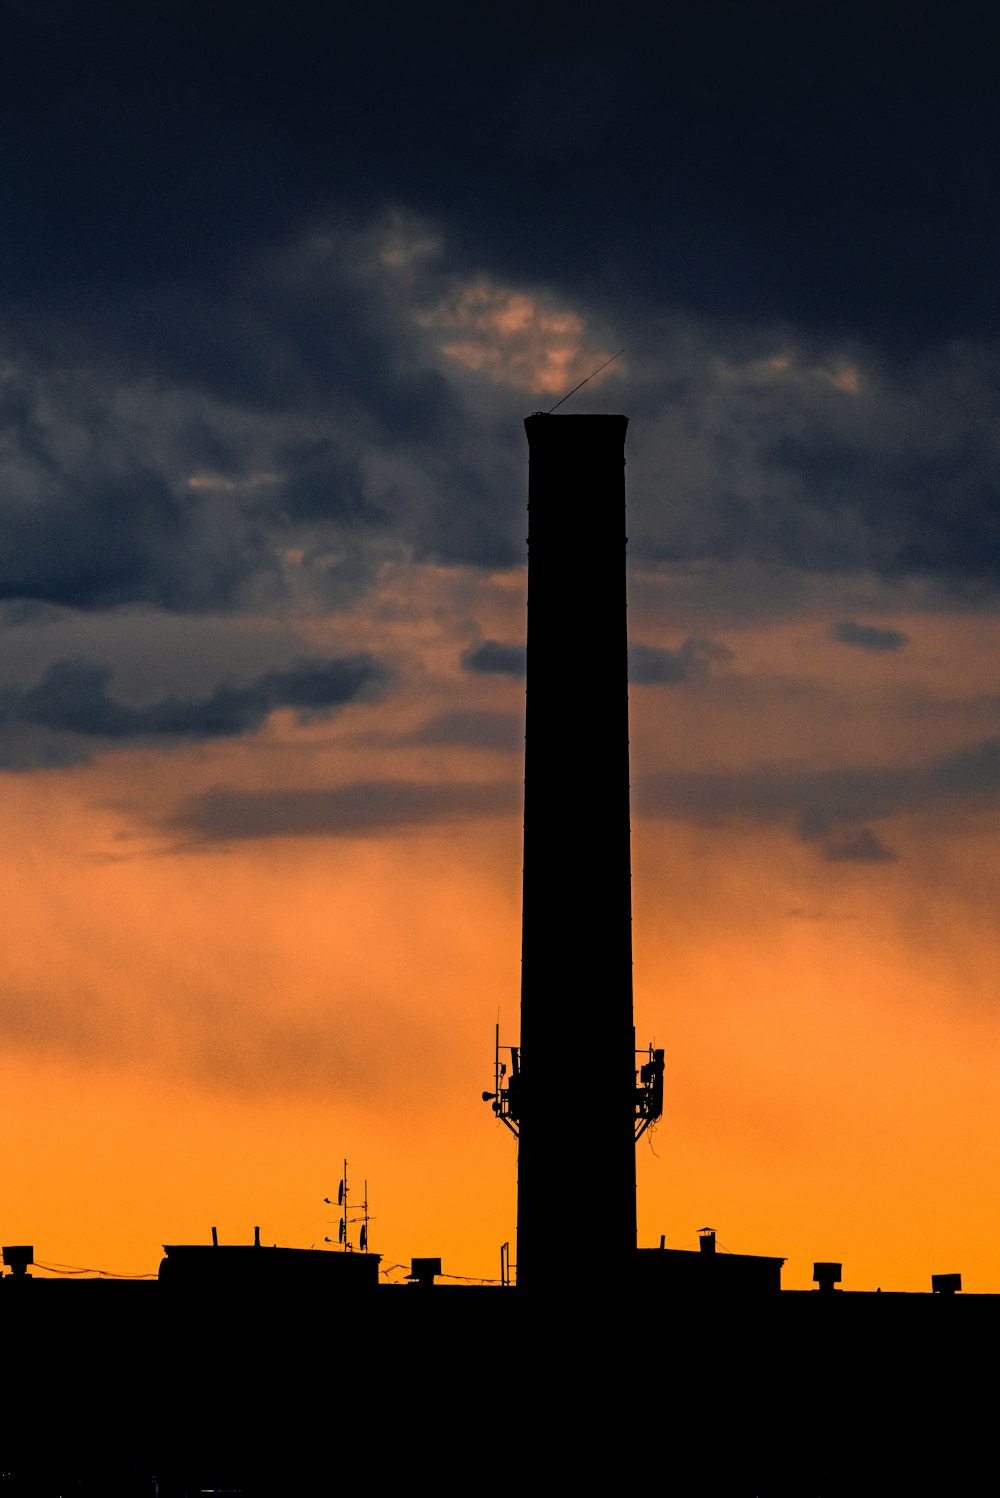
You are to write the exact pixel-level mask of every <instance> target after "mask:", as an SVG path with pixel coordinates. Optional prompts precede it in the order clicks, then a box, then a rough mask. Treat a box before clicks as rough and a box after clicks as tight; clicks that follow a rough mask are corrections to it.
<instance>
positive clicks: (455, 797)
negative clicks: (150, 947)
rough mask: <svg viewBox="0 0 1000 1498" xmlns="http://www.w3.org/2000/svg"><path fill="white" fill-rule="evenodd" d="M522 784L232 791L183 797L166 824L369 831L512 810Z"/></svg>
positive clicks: (370, 784) (237, 832) (244, 835)
mask: <svg viewBox="0 0 1000 1498" xmlns="http://www.w3.org/2000/svg"><path fill="white" fill-rule="evenodd" d="M518 800H519V787H518V785H517V784H516V783H515V782H514V781H511V782H509V783H508V782H507V781H475V782H466V783H459V782H454V781H445V782H441V781H415V780H394V781H388V780H387V781H377V782H376V781H364V782H359V783H358V784H355V785H346V786H337V787H335V788H332V789H327V790H313V789H310V790H288V791H232V790H225V789H223V788H219V789H217V790H211V791H206V792H204V793H203V794H201V795H198V796H193V797H191V799H190V800H188V801H185V802H184V803H183V804H182V805H181V806H180V807H179V808H178V809H177V811H176V812H175V813H174V815H173V816H172V817H171V818H170V819H169V821H167V822H166V823H165V824H164V831H166V832H170V833H180V834H183V835H184V836H185V837H187V838H190V839H191V840H192V841H194V842H212V843H220V842H235V841H241V840H245V839H248V838H268V837H371V836H377V835H379V834H382V833H396V832H400V831H409V830H412V829H414V828H420V827H428V826H439V825H440V824H442V823H447V822H466V821H472V820H476V819H479V818H482V817H503V816H509V815H510V814H511V813H512V812H514V811H515V809H516V807H517V804H518Z"/></svg>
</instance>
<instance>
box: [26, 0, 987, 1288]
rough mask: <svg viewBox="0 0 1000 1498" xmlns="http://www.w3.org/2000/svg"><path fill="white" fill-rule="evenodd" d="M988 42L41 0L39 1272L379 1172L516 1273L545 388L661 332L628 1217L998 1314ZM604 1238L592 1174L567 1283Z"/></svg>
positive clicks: (440, 1251) (915, 32) (641, 738)
mask: <svg viewBox="0 0 1000 1498" xmlns="http://www.w3.org/2000/svg"><path fill="white" fill-rule="evenodd" d="M991 12H992V7H988V6H985V5H979V4H975V3H963V4H959V5H954V4H951V5H948V6H945V5H943V4H939V3H929V4H925V3H914V0H910V3H908V4H905V5H904V4H899V3H893V0H886V3H883V4H880V5H878V6H872V5H869V4H859V3H856V0H840V3H837V4H830V3H826V0H811V3H810V4H808V5H803V4H801V3H771V0H757V3H755V4H753V5H752V6H750V5H746V4H743V3H736V0H699V3H698V4H692V3H690V0H689V3H685V4H677V3H670V0H665V3H662V4H661V5H659V6H658V7H656V9H655V13H653V8H652V7H648V6H645V5H642V6H634V5H629V4H625V5H623V6H618V7H616V8H615V10H614V11H613V12H612V13H603V12H600V11H598V10H597V9H596V8H593V7H587V6H582V5H579V4H576V5H572V6H570V5H564V4H562V3H556V0H552V3H548V0H547V3H543V4H541V5H538V4H535V5H532V6H530V7H529V6H527V5H523V4H521V3H519V0H513V3H511V4H506V5H503V6H499V5H493V4H485V5H480V6H476V7H473V6H469V5H463V6H457V5H452V4H446V3H438V0H429V3H428V4H427V5H425V6H423V7H420V8H413V9H411V10H410V11H409V12H407V13H406V14H403V13H400V14H399V15H398V16H396V15H392V14H391V13H389V12H387V13H386V14H384V15H382V16H380V17H377V16H375V15H373V13H372V12H370V11H365V10H364V9H363V8H360V7H352V8H349V7H344V6H331V5H329V4H326V5H318V4H316V5H313V4H308V3H300V0H292V3H291V4H286V5H283V6H277V5H273V4H262V5H257V6H239V7H237V6H235V5H232V4H230V3H228V0H220V3H218V4H215V5H212V6H208V7H205V6H200V7H195V6H193V5H189V4H187V3H185V0H171V3H169V4H166V3H157V0H149V3H146V4H144V5H143V6H140V7H135V6H128V7H126V6H124V5H119V4H118V3H117V0H108V3H105V4H103V5H101V6H100V7H98V8H97V11H96V13H94V12H93V10H92V9H90V10H89V12H88V13H85V12H84V10H82V9H81V8H80V7H77V6H69V5H66V4H60V3H55V0H49V3H47V0H31V3H30V4H28V3H18V0H12V3H10V4H8V6H7V7H6V12H5V32H6V44H5V48H4V58H3V61H2V63H0V67H2V69H3V74H4V76H3V87H2V88H0V113H2V116H3V120H2V125H3V136H4V140H5V142H6V151H5V158H6V159H5V168H4V173H3V180H2V182H0V195H2V203H0V226H2V227H0V517H2V523H0V818H2V822H0V825H2V827H3V829H4V832H5V836H4V837H3V839H2V842H0V888H2V891H3V899H2V907H0V908H2V911H3V916H2V931H3V951H4V964H3V978H2V981H0V1126H2V1135H0V1137H2V1140H3V1191H2V1193H0V1197H2V1200H0V1234H2V1237H3V1241H4V1242H7V1243H20V1242H26V1243H32V1244H34V1246H35V1255H36V1259H37V1260H38V1261H39V1263H41V1264H45V1265H48V1266H52V1268H51V1269H49V1270H45V1269H39V1270H38V1271H36V1272H38V1273H41V1274H45V1273H49V1272H53V1270H65V1269H79V1268H88V1269H100V1270H102V1271H105V1272H110V1273H119V1274H152V1273H155V1271H156V1268H157V1265H158V1262H159V1259H160V1256H161V1252H162V1245H163V1244H165V1243H177V1242H207V1241H209V1239H210V1232H211V1228H212V1226H216V1227H217V1228H218V1231H219V1236H220V1239H221V1241H223V1242H237V1241H240V1242H249V1241H252V1237H253V1230H254V1227H255V1226H259V1227H260V1229H261V1236H262V1241H264V1242H266V1243H271V1242H278V1243H286V1244H291V1245H296V1246H302V1247H309V1246H310V1245H316V1246H320V1245H322V1244H323V1242H324V1240H325V1238H326V1237H328V1236H333V1237H334V1238H336V1233H337V1225H336V1213H335V1211H334V1212H331V1209H330V1208H329V1207H327V1206H325V1205H324V1202H323V1198H324V1197H326V1196H334V1197H335V1195H336V1187H337V1182H338V1180H339V1179H340V1178H341V1177H342V1175H343V1171H344V1162H345V1161H346V1162H347V1171H348V1183H349V1193H350V1194H349V1201H350V1202H351V1203H352V1204H357V1206H358V1207H359V1206H360V1203H361V1202H362V1201H363V1200H364V1199H365V1195H366V1193H367V1200H368V1204H369V1212H370V1217H371V1223H370V1239H369V1241H370V1246H371V1248H372V1249H373V1250H374V1251H376V1252H379V1253H381V1254H382V1255H383V1260H382V1267H383V1270H384V1277H385V1278H386V1279H390V1280H393V1279H399V1278H401V1277H402V1275H403V1274H404V1273H405V1272H406V1271H407V1269H408V1267H409V1261H410V1259H411V1258H412V1257H413V1256H423V1255H431V1256H440V1257H441V1259H442V1268H443V1271H444V1274H445V1275H446V1276H452V1277H454V1279H455V1280H456V1281H458V1280H462V1279H467V1280H472V1281H475V1280H485V1279H496V1278H498V1276H499V1272H500V1245H501V1244H503V1243H504V1242H509V1243H510V1244H511V1245H512V1254H513V1245H514V1242H515V1230H516V1221H515V1215H516V1214H515V1189H516V1146H515V1144H514V1141H513V1140H512V1139H511V1137H510V1135H509V1134H508V1133H507V1131H506V1130H505V1129H504V1128H503V1127H502V1125H500V1124H499V1123H498V1122H497V1121H496V1120H495V1119H494V1117H493V1115H492V1114H491V1112H490V1110H489V1108H488V1107H486V1106H484V1104H483V1102H482V1101H481V1093H482V1091H483V1090H484V1089H488V1088H489V1087H490V1086H491V1085H492V1079H493V1055H494V1050H493V1048H494V1035H495V1027H496V1026H497V1024H499V1025H500V1031H501V1040H502V1041H503V1042H504V1043H506V1044H510V1043H515V1042H516V1038H517V1026H518V985H519V958H520V949H519V922H520V869H521V862H520V860H521V790H522V753H523V709H524V637H525V593H526V572H525V562H526V552H525V534H526V514H525V507H526V501H527V445H526V442H525V437H524V430H523V418H524V417H525V416H526V415H528V414H530V413H531V412H532V411H535V410H539V409H542V410H547V409H549V408H551V407H552V406H553V405H554V404H555V403H556V402H557V401H559V400H560V399H561V398H562V397H563V396H564V395H565V394H566V393H567V392H568V391H569V390H570V388H571V387H572V386H573V385H575V384H576V383H577V382H578V381H580V380H583V379H584V378H585V377H586V376H587V375H589V374H590V373H591V371H593V370H595V369H596V368H597V367H598V366H599V365H600V364H602V363H603V362H604V361H606V360H608V359H609V358H610V357H611V356H612V355H614V354H616V352H617V351H619V350H623V352H621V354H620V356H619V357H618V358H616V359H615V360H614V362H613V363H611V364H610V365H608V367H607V368H606V369H605V370H604V371H603V372H602V373H601V374H600V375H598V376H596V377H595V378H594V379H593V380H591V381H590V382H589V383H588V384H587V385H586V386H585V387H584V388H583V389H581V390H580V391H579V392H578V393H577V394H576V395H574V396H573V397H572V400H571V401H569V402H567V404H566V406H565V407H564V408H563V409H564V410H566V411H567V412H586V411H617V412H623V413H624V414H626V415H627V416H628V417H629V423H630V424H629V434H628V440H627V447H626V456H627V470H626V474H627V499H628V528H629V546H628V558H629V627H630V680H631V687H630V735H631V755H632V759H631V778H632V849H633V917H634V919H633V927H634V961H635V1013H636V1025H637V1039H638V1043H639V1044H640V1045H645V1044H647V1043H655V1044H656V1045H657V1046H662V1047H663V1048H664V1050H665V1053H666V1078H665V1108H664V1114H663V1118H662V1120H661V1122H660V1123H659V1124H658V1125H657V1127H656V1128H655V1129H653V1130H651V1131H649V1133H648V1134H647V1135H646V1136H645V1137H644V1138H643V1140H642V1141H641V1142H640V1144H639V1147H638V1151H637V1164H638V1187H639V1195H638V1202H639V1239H640V1244H642V1245H643V1246H654V1245H655V1244H657V1243H658V1242H659V1240H660V1235H661V1234H662V1235H663V1236H664V1237H665V1240H666V1242H667V1243H668V1245H670V1246H672V1247H677V1248H685V1247H688V1248H690V1247H694V1246H695V1244H696V1241H697V1230H698V1228H700V1227H702V1226H705V1225H708V1226H712V1227H714V1228H715V1229H716V1231H717V1234H718V1241H719V1244H720V1247H724V1248H727V1249H729V1250H731V1251H734V1252H742V1253H760V1254H767V1255H778V1256H781V1257H784V1258H785V1259H786V1265H785V1271H784V1280H783V1283H784V1284H785V1285H786V1287H789V1288H808V1287H809V1286H810V1285H811V1283H812V1265H813V1262H814V1261H816V1260H833V1261H841V1262H842V1263H843V1266H844V1275H843V1287H844V1288H845V1289H858V1290H872V1289H875V1288H876V1287H877V1286H881V1287H882V1288H884V1289H898V1290H928V1289H929V1288H930V1276H931V1274H932V1273H935V1274H936V1273H951V1272H960V1273H962V1275H963V1284H964V1288H965V1289H966V1290H970V1291H990V1292H1000V1223H998V1222H997V1218H996V1211H995V1203H994V1195H995V1189H994V1188H995V1181H996V1179H997V1174H998V1171H1000V1089H998V1087H997V1085H996V1077H997V1075H998V1067H1000V995H998V992H997V977H996V975H997V972H998V971H1000V932H998V928H997V911H998V909H1000V859H998V856H997V851H996V850H997V838H998V834H1000V683H998V680H997V667H996V661H997V658H998V647H1000V505H998V490H997V483H998V480H997V473H998V462H997V459H998V450H1000V409H998V391H1000V302H998V297H997V284H998V283H997V271H996V267H997V265H998V263H1000V218H998V215H997V213H996V183H997V168H998V158H1000V151H998V145H1000V142H998V133H1000V117H998V115H997V112H996V104H995V81H994V73H995V61H994V60H995V56H996V38H995V35H994V32H995V19H994V17H993V16H992V14H991ZM577 602H578V607H579V609H580V610H581V611H583V610H585V609H586V608H587V580H586V579H583V578H581V579H579V588H578V600H577ZM575 648H577V646H576V645H575V641H574V619H573V612H572V611H569V612H568V614H567V618H566V649H567V651H568V652H572V651H573V650H574V649H575ZM592 707H593V704H588V703H587V702H585V701H584V702H581V703H580V710H579V715H578V718H577V720H576V722H574V723H573V724H570V725H567V744H566V755H567V764H568V765H569V764H571V763H578V762H580V761H581V760H585V756H586V746H587V732H588V711H589V710H590V709H591V708H592ZM580 814H581V817H585V816H586V814H587V808H586V799H585V797H584V796H583V795H581V806H580ZM570 1040H571V1043H572V1044H573V1045H578V1046H579V1048H580V1055H581V1058H585V1057H586V1056H587V1054H588V1053H589V1050H590V1048H591V1046H592V1044H593V1041H594V1037H592V1036H587V1035H579V1036H574V1037H571V1038H570ZM581 1064H582V1065H584V1066H585V1064H586V1063H585V1060H582V1061H581ZM566 1138H567V1147H568V1148H575V1149H579V1150H584V1151H585V1150H586V1149H587V1148H588V1129H587V1119H586V1116H585V1114H584V1113H583V1112H582V1111H581V1112H580V1113H579V1114H577V1113H575V1112H574V1111H573V1110H572V1109H571V1110H570V1112H569V1114H568V1116H567V1118H566ZM352 1231H354V1232H356V1231H357V1228H356V1225H355V1227H353V1228H352ZM600 1251H601V1228H600V1201H599V1198H598V1197H595V1200H594V1201H593V1202H588V1203H581V1209H580V1216H579V1219H578V1220H577V1221H574V1222H573V1223H567V1225H566V1242H565V1244H556V1245H553V1264H554V1271H555V1272H558V1266H559V1263H560V1261H561V1260H564V1259H566V1258H569V1257H570V1256H574V1257H578V1256H579V1255H580V1254H587V1255H590V1254H593V1255H594V1256H595V1260H596V1257H597V1256H598V1255H599V1254H600Z"/></svg>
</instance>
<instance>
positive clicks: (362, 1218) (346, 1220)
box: [323, 1160, 368, 1254]
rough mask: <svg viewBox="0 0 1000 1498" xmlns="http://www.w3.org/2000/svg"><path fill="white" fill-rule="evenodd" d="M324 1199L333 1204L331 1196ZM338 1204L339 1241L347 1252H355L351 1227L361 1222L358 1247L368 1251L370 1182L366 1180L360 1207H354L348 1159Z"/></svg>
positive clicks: (338, 1189) (330, 1205)
mask: <svg viewBox="0 0 1000 1498" xmlns="http://www.w3.org/2000/svg"><path fill="white" fill-rule="evenodd" d="M323 1200H324V1201H325V1202H326V1204H327V1206H328V1207H332V1206H333V1201H332V1200H331V1198H330V1197H328V1196H324V1198H323ZM337 1206H338V1207H339V1208H340V1221H339V1223H338V1224H337V1242H338V1243H339V1244H340V1247H341V1249H342V1250H343V1251H344V1253H345V1254H350V1253H353V1252H354V1244H353V1243H352V1242H351V1228H352V1227H353V1225H354V1224H355V1223H357V1222H360V1223H361V1233H360V1236H359V1238H358V1248H359V1250H360V1251H361V1253H363V1254H366V1253H367V1252H368V1182H367V1181H365V1188H364V1194H363V1199H362V1202H361V1205H360V1207H358V1208H356V1209H353V1210H352V1208H351V1205H350V1187H349V1186H348V1183H347V1161H346V1160H345V1161H344V1174H343V1176H342V1177H341V1180H340V1185H339V1186H338V1187H337ZM323 1242H324V1243H332V1242H333V1239H332V1238H324V1239H323Z"/></svg>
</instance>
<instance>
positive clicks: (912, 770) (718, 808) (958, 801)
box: [635, 738, 1000, 863]
mask: <svg viewBox="0 0 1000 1498" xmlns="http://www.w3.org/2000/svg"><path fill="white" fill-rule="evenodd" d="M635 804H636V809H637V811H638V812H639V814H640V815H642V816H645V817H669V818H677V819H679V820H682V821H694V822H698V823H700V824H701V825H703V826H708V827H711V826H722V825H724V824H727V823H731V822H733V821H740V820H748V821H751V822H760V823H763V824H771V825H782V824H786V825H790V826H792V827H794V828H795V830H796V832H797V834H798V836H799V837H800V838H802V839H803V840H804V841H807V842H818V843H821V844H822V845H823V853H824V856H825V857H826V858H827V859H829V860H831V861H834V862H838V861H853V862H865V863H881V862H889V861H891V860H892V859H894V857H895V854H894V853H893V852H892V850H891V849H890V848H888V847H887V846H886V844H884V843H883V842H882V840H881V838H879V837H878V836H877V834H876V833H875V832H873V831H872V829H871V828H870V827H868V826H867V825H866V824H867V823H869V822H873V821H875V822H877V821H884V820H887V819H890V818H892V817H894V816H899V815H905V814H910V813H916V814H920V813H924V812H927V813H933V812H935V811H938V810H940V809H945V810H948V811H951V812H952V813H954V814H956V815H959V816H960V815H962V814H963V813H965V814H968V813H970V812H975V811H983V810H990V811H992V810H996V809H1000V739H995V738H990V739H984V740H982V742H980V743H978V744H974V745H971V746H969V747H967V748H965V749H962V750H959V751H958V752H956V753H954V754H947V755H942V756H941V757H940V758H938V759H935V760H932V761H931V762H930V763H929V764H927V765H924V766H922V767H921V766H912V765H909V766H903V765H898V766H892V765H889V766H881V765H879V766H851V767H846V768H844V769H836V770H803V769H801V768H798V767H795V766H788V765H763V766H760V767H759V768H757V769H754V770H748V771H745V772H738V771H733V772H724V771H717V772H704V773H693V774H673V773H665V774H661V775H650V776H647V777H646V778H645V779H644V780H642V781H640V783H639V785H638V787H637V791H636V796H635Z"/></svg>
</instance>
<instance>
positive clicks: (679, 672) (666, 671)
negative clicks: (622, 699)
mask: <svg viewBox="0 0 1000 1498" xmlns="http://www.w3.org/2000/svg"><path fill="white" fill-rule="evenodd" d="M732 659H733V652H732V651H731V650H730V649H729V648H728V646H726V645H723V644H721V643H720V642H719V641H717V640H699V639H696V638H694V636H690V637H689V638H688V639H686V640H685V641H684V643H683V644H682V645H680V646H679V647H678V648H677V649H676V650H665V649H662V648H660V647H659V646H656V645H629V650H628V679H629V682H630V683H633V684H634V685H636V686H643V687H647V686H674V685H676V684H677V683H679V682H685V681H701V680H704V678H705V677H706V676H707V675H708V673H709V671H710V670H711V668H712V666H714V665H724V664H725V663H726V662H727V661H731V660H732Z"/></svg>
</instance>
